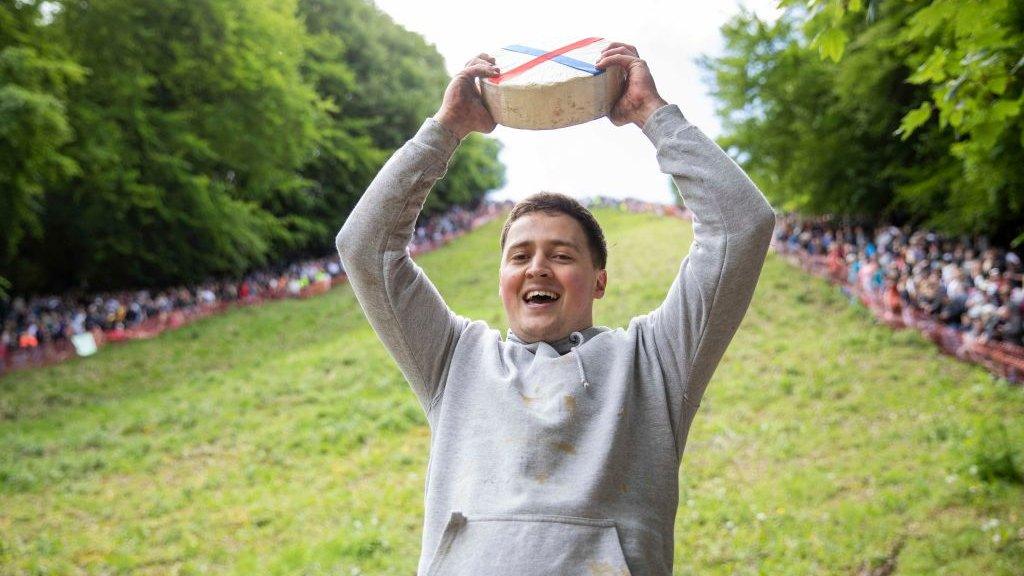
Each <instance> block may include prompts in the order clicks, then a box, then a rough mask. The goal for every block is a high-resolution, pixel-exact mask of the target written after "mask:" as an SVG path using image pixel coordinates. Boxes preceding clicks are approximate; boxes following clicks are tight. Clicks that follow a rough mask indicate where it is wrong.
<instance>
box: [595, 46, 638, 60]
mask: <svg viewBox="0 0 1024 576" xmlns="http://www.w3.org/2000/svg"><path fill="white" fill-rule="evenodd" d="M615 54H622V55H623V56H632V57H633V58H636V57H637V55H636V54H634V53H633V52H631V51H630V50H629V48H626V47H625V46H619V47H618V48H609V49H608V50H605V51H604V52H601V58H607V57H608V56H613V55H615Z"/></svg>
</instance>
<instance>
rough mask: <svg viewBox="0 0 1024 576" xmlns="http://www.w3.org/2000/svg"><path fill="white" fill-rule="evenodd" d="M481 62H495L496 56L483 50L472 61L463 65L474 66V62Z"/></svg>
mask: <svg viewBox="0 0 1024 576" xmlns="http://www.w3.org/2000/svg"><path fill="white" fill-rule="evenodd" d="M480 62H486V63H488V64H494V57H493V56H491V55H490V54H487V53H486V52H481V53H479V54H477V55H476V57H475V58H473V59H471V60H470V61H468V62H466V65H465V66H463V68H467V67H469V66H472V65H474V64H479V63H480Z"/></svg>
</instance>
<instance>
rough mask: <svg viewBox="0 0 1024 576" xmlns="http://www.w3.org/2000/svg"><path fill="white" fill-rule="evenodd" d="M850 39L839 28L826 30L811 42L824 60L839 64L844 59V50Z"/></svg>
mask: <svg viewBox="0 0 1024 576" xmlns="http://www.w3.org/2000/svg"><path fill="white" fill-rule="evenodd" d="M849 40H850V38H849V37H848V36H847V35H846V33H845V32H843V31H842V30H840V29H839V28H826V29H825V30H823V31H822V32H821V33H819V34H818V35H817V36H815V37H814V40H812V41H811V46H813V47H815V48H817V49H818V52H819V53H820V54H821V56H822V57H823V58H828V59H830V60H832V61H833V62H839V59H840V58H842V57H843V50H845V49H846V43H847V42H849Z"/></svg>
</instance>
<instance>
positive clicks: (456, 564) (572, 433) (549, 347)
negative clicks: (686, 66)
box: [337, 43, 775, 576]
mask: <svg viewBox="0 0 1024 576" xmlns="http://www.w3.org/2000/svg"><path fill="white" fill-rule="evenodd" d="M493 64H494V61H493V59H491V58H490V57H488V56H487V55H484V54H482V55H480V56H479V57H478V58H476V59H474V60H473V61H471V62H469V63H468V64H467V66H466V68H465V69H464V70H463V71H462V72H461V73H460V74H458V75H457V76H456V77H455V78H454V79H453V80H452V82H451V84H449V86H448V89H447V90H446V92H445V96H444V100H443V102H442V104H441V108H440V110H439V111H438V113H437V114H436V115H435V116H434V118H431V119H428V120H427V121H426V122H424V124H423V126H422V128H420V130H419V132H418V133H417V134H416V136H414V137H413V139H412V140H410V141H409V142H408V143H406V145H405V146H403V147H402V148H401V149H399V150H398V151H397V152H396V153H395V154H394V156H392V158H391V159H390V160H389V161H388V162H387V164H386V165H385V166H384V168H383V169H381V172H380V173H379V174H378V175H377V177H376V178H375V179H374V181H373V182H372V183H371V184H370V187H369V188H368V189H367V191H366V193H365V194H364V195H363V197H362V199H361V200H360V201H359V203H358V205H357V206H356V207H355V209H354V210H353V211H352V214H351V215H350V216H349V218H348V220H347V221H346V222H345V225H344V227H343V228H342V230H341V232H340V233H339V234H338V238H337V243H338V251H339V253H340V255H341V258H342V261H343V262H344V264H345V269H346V270H347V272H348V274H349V280H350V282H351V284H352V287H353V290H354V291H355V293H356V296H357V297H358V298H359V301H360V304H361V305H362V307H363V310H364V311H365V312H366V315H367V317H368V318H369V320H370V323H371V324H372V325H373V328H374V330H376V332H377V335H378V336H379V337H380V339H381V341H382V342H383V343H384V345H385V346H386V347H387V349H388V351H389V352H390V353H391V355H392V356H393V357H394V359H395V361H396V362H397V364H398V366H399V368H400V369H401V370H402V373H403V374H404V375H405V377H406V379H407V380H408V382H409V384H410V385H411V387H412V389H413V391H414V392H415V393H416V396H417V398H418V399H419V402H420V404H421V405H422V407H423V409H424V411H425V412H426V415H427V421H428V423H429V425H430V429H431V448H430V464H429V466H428V469H427V481H426V490H425V497H426V502H425V506H426V509H425V517H424V522H423V541H422V550H421V554H420V558H419V567H418V574H420V575H427V574H429V575H431V576H441V575H482V574H486V575H491V576H512V575H516V576H532V575H540V574H558V575H570V576H575V575H583V574H618V575H623V574H631V575H634V576H636V575H650V574H653V575H659V576H661V575H668V574H671V573H672V563H673V549H674V541H673V527H674V523H675V513H676V508H677V506H678V482H679V477H678V474H679V464H680V462H681V459H682V455H683V449H684V447H685V444H686V437H687V435H688V433H689V429H690V424H691V422H692V420H693V417H694V415H695V414H696V412H697V408H698V406H699V404H700V400H701V397H702V396H703V394H704V389H705V387H706V386H707V383H708V381H709V380H710V379H711V375H712V374H713V373H714V370H715V368H716V366H717V365H718V362H719V360H720V359H721V357H722V354H723V353H724V352H725V349H726V347H727V346H728V344H729V342H730V340H731V339H732V336H733V334H734V333H735V332H736V329H737V328H738V327H739V324H740V321H741V320H742V319H743V316H744V314H745V313H746V310H747V306H748V305H749V303H750V299H751V297H752V295H753V291H754V287H755V285H756V284H757V278H758V276H759V274H760V270H761V266H762V264H763V262H764V258H765V254H766V252H767V248H768V243H769V241H770V238H771V233H772V228H773V227H774V223H775V216H774V213H773V212H772V210H771V207H770V206H769V205H768V203H767V202H766V201H765V199H764V197H763V196H762V195H761V193H760V192H759V191H758V190H757V188H756V187H755V186H754V184H753V183H751V181H750V179H749V178H747V176H746V175H745V174H744V173H743V171H742V170H741V169H740V168H739V167H738V166H736V164H735V163H734V162H733V161H732V160H731V159H729V157H728V156H727V155H726V154H725V153H724V152H723V151H722V150H721V149H720V148H719V147H718V146H716V145H715V143H714V142H712V141H711V140H710V139H708V138H707V137H706V136H704V134H702V133H701V132H700V130H698V129H697V128H696V127H695V126H693V125H692V124H690V123H689V122H687V121H686V119H685V118H684V117H683V115H682V113H681V112H680V110H679V108H678V107H676V106H674V105H668V104H667V103H666V102H665V101H664V100H662V99H661V97H660V96H659V95H658V92H657V89H656V88H655V84H654V80H653V79H652V78H651V74H650V72H649V70H648V68H647V65H646V63H645V62H644V61H643V60H641V59H640V58H639V56H638V55H637V52H636V49H635V48H633V47H632V46H628V45H625V44H619V43H612V44H611V45H609V47H608V48H607V49H606V50H605V51H604V52H603V53H602V56H601V59H600V61H599V62H598V63H597V66H598V68H602V69H607V68H608V67H610V66H616V67H618V68H615V69H612V70H608V72H607V73H620V72H619V70H621V71H622V72H624V73H625V75H626V88H625V90H624V92H623V94H622V96H621V97H620V98H619V100H618V101H617V102H616V104H615V106H614V107H613V109H612V111H611V113H609V118H610V120H611V121H612V122H613V123H615V124H616V125H624V124H634V125H636V126H638V127H640V128H641V129H642V130H643V132H644V134H645V135H647V137H648V138H649V139H650V140H651V142H652V143H653V144H654V146H655V148H656V150H657V157H658V162H659V165H660V166H661V170H662V171H663V172H665V173H667V174H670V175H672V177H673V179H674V180H675V183H676V186H677V188H678V189H679V191H680V194H681V195H682V197H683V201H684V202H685V203H686V205H687V206H688V207H689V208H690V210H691V211H692V212H693V213H694V242H693V245H692V246H691V247H690V253H689V255H688V256H687V257H686V258H685V259H684V260H683V262H682V264H681V265H680V269H679V275H678V276H677V277H676V280H675V281H674V282H673V284H672V286H671V287H670V288H669V290H668V293H667V295H666V297H665V300H664V302H663V303H662V304H661V306H659V307H658V309H656V310H654V311H653V312H650V313H649V314H646V315H642V316H637V317H635V318H633V320H632V321H630V323H629V325H628V326H627V327H626V328H617V329H609V328H605V327H601V326H594V325H593V305H594V301H595V300H596V299H598V298H601V297H602V296H603V295H604V292H605V288H606V286H607V284H608V282H609V279H608V276H607V272H606V271H605V261H606V259H607V250H606V247H605V242H604V236H603V234H602V232H601V228H600V226H599V225H598V223H597V221H596V220H594V217H593V216H592V215H591V214H590V212H589V211H587V210H586V209H585V208H584V207H582V206H581V205H580V204H579V203H577V202H576V201H575V200H573V199H571V198H568V197H565V196H562V195H558V194H537V195H534V196H531V197H530V198H528V199H526V200H524V201H522V202H520V203H518V204H517V205H516V206H515V208H513V210H512V213H511V214H510V215H509V218H508V221H507V222H506V224H505V228H504V229H503V231H502V236H501V248H502V255H501V269H500V272H499V282H498V284H499V294H500V296H501V300H502V304H503V305H504V308H505V313H506V315H507V317H508V324H509V331H508V334H507V335H506V337H505V338H502V336H501V334H500V333H498V332H497V331H495V330H492V329H490V328H489V327H488V326H487V325H486V324H485V323H483V322H479V321H471V320H469V319H466V318H463V317H461V316H458V315H457V314H455V313H454V312H452V311H451V310H450V309H449V308H448V307H447V306H446V305H445V303H444V300H443V299H442V298H441V295H440V294H439V293H438V292H437V290H436V289H435V288H434V286H433V284H431V282H430V280H429V279H428V278H427V277H426V275H425V274H424V273H423V271H422V270H421V269H420V268H419V267H418V266H416V264H415V263H414V262H413V261H412V260H411V259H410V258H409V255H408V253H407V251H406V246H407V245H408V243H409V241H410V240H411V238H412V234H413V231H414V225H415V221H416V217H417V215H418V214H419V211H420V209H421V208H422V206H423V202H424V199H425V198H426V195H427V193H428V192H429V191H430V188H431V187H432V186H433V184H434V182H435V181H437V179H438V178H440V177H441V176H442V175H443V174H444V171H445V169H446V167H447V163H448V160H449V159H450V158H451V155H452V153H453V152H454V150H455V148H456V147H457V146H458V143H459V141H460V140H461V139H462V138H463V137H464V136H466V135H467V134H469V133H470V132H473V131H479V132H490V131H491V130H492V129H493V128H494V120H493V119H492V118H491V116H490V114H489V113H488V112H487V110H486V108H484V106H483V104H482V102H481V99H480V94H479V92H478V90H477V86H476V78H480V77H486V76H495V75H497V74H498V73H499V71H498V70H497V69H496V68H495V67H494V66H493Z"/></svg>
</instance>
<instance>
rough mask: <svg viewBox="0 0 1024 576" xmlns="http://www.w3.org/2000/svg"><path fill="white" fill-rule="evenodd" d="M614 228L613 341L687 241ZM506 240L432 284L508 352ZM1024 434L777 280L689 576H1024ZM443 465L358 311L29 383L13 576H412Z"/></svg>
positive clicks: (862, 318) (990, 401) (458, 252)
mask: <svg viewBox="0 0 1024 576" xmlns="http://www.w3.org/2000/svg"><path fill="white" fill-rule="evenodd" d="M598 215H599V218H600V220H601V221H602V223H603V224H604V225H605V226H606V232H607V235H608V242H609V250H610V254H611V258H610V262H609V276H610V283H609V291H608V296H607V297H606V298H605V299H604V300H602V301H600V302H599V304H598V307H597V318H596V320H597V322H598V323H599V324H605V325H610V326H616V325H623V324H625V323H626V322H627V321H628V319H629V317H631V316H632V315H634V314H638V313H643V312H647V311H649V310H651V309H653V308H654V307H655V306H657V305H658V303H659V302H660V299H661V297H662V295H663V294H664V291H665V289H666V287H667V286H668V284H669V283H670V282H671V280H672V278H673V276H674V275H675V272H676V270H677V268H678V263H679V259H680V258H681V256H682V255H683V254H684V253H685V252H686V250H687V248H688V245H689V242H690V236H689V228H688V226H686V225H685V224H683V223H680V222H679V221H676V220H671V219H667V218H656V217H653V216H646V215H628V214H619V213H614V212H607V211H605V212H600V213H599V214H598ZM498 230H499V224H498V223H492V224H490V225H488V226H486V227H484V228H482V229H481V230H479V231H477V232H475V233H473V234H470V235H468V236H466V237H465V238H463V239H461V240H459V241H457V242H456V243H454V244H453V245H451V246H449V247H447V248H445V249H442V250H440V251H438V252H435V253H432V254H429V255H426V256H424V257H423V258H421V260H420V262H421V264H422V265H423V266H424V267H425V268H426V269H427V270H428V272H429V273H430V274H431V276H432V278H433V279H434V280H435V282H436V283H437V284H438V286H439V288H440V289H441V292H442V293H443V294H444V295H445V297H446V299H447V301H448V302H449V305H451V306H452V307H453V308H454V309H456V310H457V311H458V312H460V313H461V314H464V315H466V316H470V317H474V318H481V319H484V320H487V321H488V322H490V323H491V324H492V325H493V326H496V327H499V328H501V329H502V330H504V324H503V319H502V313H501V309H500V302H499V300H498V298H497V266H498V254H497V237H498ZM425 336H426V335H425ZM1021 414H1024V389H1021V388H1019V387H1018V388H1014V387H1010V386H1009V385H1007V384H1005V383H1003V382H999V381H994V380H992V378H991V377H989V376H988V375H987V374H986V373H985V372H984V371H983V370H981V369H978V368H975V367H972V366H969V365H965V364H960V363H958V362H956V361H954V360H952V359H949V358H946V357H943V356H940V355H939V354H938V353H937V352H936V351H935V349H934V347H933V346H931V345H930V344H929V343H928V342H926V341H924V340H923V339H922V338H920V337H919V336H917V335H915V334H913V333H905V332H904V333H894V332H891V331H890V330H888V329H887V328H885V327H881V326H877V325H875V324H874V323H873V321H872V320H871V319H870V317H869V315H868V314H867V313H866V312H865V311H863V310H861V309H859V308H857V307H852V306H850V305H849V304H848V303H847V302H846V301H845V300H844V299H843V298H842V296H841V295H840V294H839V293H838V292H837V291H836V290H834V289H833V288H831V287H829V286H827V285H826V284H825V283H823V282H822V281H820V280H817V279H814V278H811V277H808V276H805V275H804V274H803V273H802V272H800V271H799V270H796V269H794V268H791V267H789V266H788V265H786V264H785V263H784V262H782V261H781V260H779V259H776V258H774V257H769V261H768V263H767V264H766V267H765V271H764V273H763V275H762V278H761V282H760V285H759V287H758V291H757V294H756V296H755V299H754V303H753V305H752V308H751V311H750V313H749V314H748V316H747V318H746V320H745V322H744V324H743V326H742V327H741V329H740V332H739V334H738V335H737V337H736V340H735V341H734V343H733V344H732V346H731V347H730V349H729V351H728V353H727V354H726V357H725V359H724V360H723V363H722V365H721V366H720V367H719V370H718V372H717V374H716V375H715V378H714V379H713V381H712V383H711V385H710V387H709V391H708V394H707V396H706V398H705V401H704V403H703V406H702V408H701V411H700V413H699V415H698V417H697V419H696V420H695V423H694V426H693V429H692V431H691V435H690V440H689V444H688V447H687V451H686V456H685V458H684V460H683V467H682V474H681V485H680V493H681V498H680V508H679V512H678V519H677V523H676V569H675V572H676V573H677V574H733V573H744V574H746V573H750V574H754V573H770V574H806V573H853V574H856V573H864V574H867V573H871V572H869V570H872V569H879V570H881V571H879V572H875V573H879V574H882V573H889V572H886V571H885V570H886V567H887V566H888V565H889V564H894V565H895V567H896V572H897V573H907V574H914V573H927V574H938V573H948V574H971V573H974V574H1014V573H1017V574H1019V573H1020V566H1024V506H1022V503H1024V488H1022V485H1021V484H1020V480H1019V476H1018V477H1017V479H1016V480H1015V479H1014V475H1015V474H1017V475H1019V473H1020V470H1021V468H1022V467H1024V461H1022V460H1024V455H1022V454H1021V452H1020V449H1019V448H1014V447H1020V446H1024V421H1022V420H1021V418H1020V415H1021ZM428 445H429V435H428V430H427V428H426V426H425V419H424V418H423V416H422V413H421V412H420V410H419V408H418V405H417V404H416V402H415V399H414V397H413V395H412V393H411V392H410V391H409V390H408V389H407V385H406V384H405V382H404V381H403V380H402V377H401V375H400V373H399V372H398V370H397V368H395V367H394V365H393V364H392V362H391V361H390V359H389V358H388V356H387V354H386V353H385V352H384V350H383V348H382V347H381V346H380V344H379V343H378V341H377V339H376V336H375V335H374V334H373V332H372V331H371V330H370V328H369V327H368V325H367V324H366V322H365V320H364V319H363V316H362V314H361V311H360V309H359V306H358V303H357V302H356V301H355V299H354V298H353V296H352V293H351V290H350V289H349V288H347V287H343V288H340V289H336V290H334V291H332V292H331V293H330V294H329V295H327V296H324V297H320V298H315V299H312V300H307V301H284V302H278V303H274V304H271V305H267V306H264V307H261V308H244V309H238V310H235V311H232V312H230V313H228V314H225V315H223V316H220V317H216V318H211V319H208V320H205V321H201V322H199V323H196V324H194V325H191V326H188V327H186V328H183V329H181V330H178V331H175V332H172V333H168V334H166V335H164V336H162V337H160V338H158V339H155V340H152V341H146V342H133V343H129V344H125V345H121V346H111V347H108V348H105V349H104V350H103V351H102V353H101V354H99V355H98V356H96V357H93V358H89V359H84V360H77V361H72V362H68V363H65V364H62V365H58V366H53V367H50V368H45V369H41V370H36V371H29V372H23V373H17V374H14V375H12V376H10V377H7V378H4V379H2V380H0V573H3V574H30V573H51V574H64V573H69V574H70V573H83V572H84V573H90V574H99V573H131V574H167V573H178V574H205V573H227V574H253V573H260V574H298V573H302V574H346V575H350V574H403V575H407V574H411V573H413V572H414V571H415V566H416V560H417V556H418V553H419V537H420V522H421V519H422V506H423V478H424V472H425V469H426V462H427V449H428ZM1014 449H1016V450H1017V452H1016V454H1015V455H1014V454H1012V451H1013V450H1014ZM1014 458H1015V459H1014Z"/></svg>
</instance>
